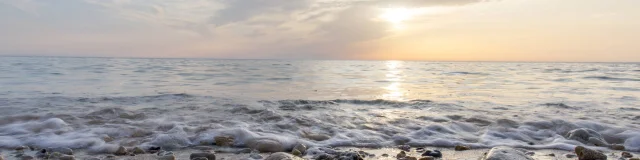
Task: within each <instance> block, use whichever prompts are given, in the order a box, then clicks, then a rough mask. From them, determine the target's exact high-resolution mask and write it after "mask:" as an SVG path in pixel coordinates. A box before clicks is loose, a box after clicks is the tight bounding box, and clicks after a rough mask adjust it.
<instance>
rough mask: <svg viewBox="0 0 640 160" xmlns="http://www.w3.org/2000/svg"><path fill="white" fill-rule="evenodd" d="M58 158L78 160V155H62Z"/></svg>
mask: <svg viewBox="0 0 640 160" xmlns="http://www.w3.org/2000/svg"><path fill="white" fill-rule="evenodd" d="M58 160H76V157H74V156H72V155H63V156H60V158H58Z"/></svg>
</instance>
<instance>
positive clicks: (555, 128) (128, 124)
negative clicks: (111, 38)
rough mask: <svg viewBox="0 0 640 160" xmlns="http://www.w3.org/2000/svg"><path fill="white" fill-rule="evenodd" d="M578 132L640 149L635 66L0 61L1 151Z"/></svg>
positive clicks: (489, 138)
mask: <svg viewBox="0 0 640 160" xmlns="http://www.w3.org/2000/svg"><path fill="white" fill-rule="evenodd" d="M575 129H588V130H591V131H595V132H597V134H599V135H600V136H601V137H602V138H603V139H604V140H605V141H606V143H608V144H619V145H624V146H625V147H626V149H627V150H630V151H640V63H533V62H517V63H516V62H427V61H346V60H345V61H338V60H222V59H146V58H76V57H0V148H5V149H10V148H15V147H18V146H33V147H38V148H50V147H68V148H72V149H77V150H86V151H88V152H94V153H106V152H112V151H114V150H116V149H117V148H118V146H127V147H134V146H143V147H144V146H147V147H148V146H160V147H163V148H165V149H170V150H171V149H174V150H179V149H183V148H188V147H193V146H197V145H202V144H211V143H213V142H212V141H213V137H215V136H222V135H225V136H231V137H233V138H234V144H233V145H234V146H238V147H242V146H245V145H246V142H247V141H249V140H251V139H255V138H260V137H269V138H271V139H275V140H277V141H278V142H279V143H282V144H283V145H285V146H286V147H289V148H291V147H293V145H295V144H296V143H303V144H306V145H308V146H321V147H366V148H381V147H393V146H396V145H399V144H406V145H410V146H437V147H452V146H456V145H466V146H470V147H471V148H489V147H494V146H512V147H520V148H531V149H559V150H572V149H573V148H574V147H575V146H577V145H585V144H583V143H584V142H580V141H577V140H574V139H570V138H568V135H567V134H568V133H569V132H571V131H572V130H575Z"/></svg>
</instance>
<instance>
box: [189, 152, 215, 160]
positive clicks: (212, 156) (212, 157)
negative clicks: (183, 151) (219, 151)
mask: <svg viewBox="0 0 640 160" xmlns="http://www.w3.org/2000/svg"><path fill="white" fill-rule="evenodd" d="M198 157H204V158H207V159H208V160H215V159H216V155H215V154H213V153H191V155H190V156H189V159H194V158H198Z"/></svg>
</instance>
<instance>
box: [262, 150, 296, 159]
mask: <svg viewBox="0 0 640 160" xmlns="http://www.w3.org/2000/svg"><path fill="white" fill-rule="evenodd" d="M294 159H300V158H296V157H295V156H293V155H291V154H289V153H284V152H276V153H273V154H271V155H269V157H267V158H265V159H264V160H294Z"/></svg>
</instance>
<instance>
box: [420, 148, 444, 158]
mask: <svg viewBox="0 0 640 160" xmlns="http://www.w3.org/2000/svg"><path fill="white" fill-rule="evenodd" d="M422 156H423V157H427V156H429V157H435V158H442V152H440V151H439V150H433V151H431V150H427V151H424V153H422Z"/></svg>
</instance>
